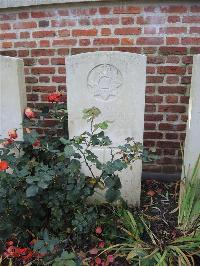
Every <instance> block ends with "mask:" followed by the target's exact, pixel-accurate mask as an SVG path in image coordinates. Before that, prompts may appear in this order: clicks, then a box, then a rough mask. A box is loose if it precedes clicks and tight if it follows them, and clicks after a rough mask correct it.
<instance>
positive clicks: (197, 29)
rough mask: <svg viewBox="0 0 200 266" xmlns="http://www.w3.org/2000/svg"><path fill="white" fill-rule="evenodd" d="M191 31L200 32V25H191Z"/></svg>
mask: <svg viewBox="0 0 200 266" xmlns="http://www.w3.org/2000/svg"><path fill="white" fill-rule="evenodd" d="M190 33H191V34H193V33H198V34H199V33H200V27H190Z"/></svg>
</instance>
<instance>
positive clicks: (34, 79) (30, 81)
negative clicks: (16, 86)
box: [25, 77, 38, 84]
mask: <svg viewBox="0 0 200 266" xmlns="http://www.w3.org/2000/svg"><path fill="white" fill-rule="evenodd" d="M25 82H26V83H30V84H33V83H38V79H37V78H36V77H25Z"/></svg>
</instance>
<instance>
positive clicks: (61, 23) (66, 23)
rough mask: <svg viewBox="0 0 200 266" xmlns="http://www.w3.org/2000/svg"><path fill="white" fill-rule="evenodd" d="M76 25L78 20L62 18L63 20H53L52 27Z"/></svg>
mask: <svg viewBox="0 0 200 266" xmlns="http://www.w3.org/2000/svg"><path fill="white" fill-rule="evenodd" d="M75 25H76V20H72V19H61V20H52V21H51V26H52V27H72V26H75Z"/></svg>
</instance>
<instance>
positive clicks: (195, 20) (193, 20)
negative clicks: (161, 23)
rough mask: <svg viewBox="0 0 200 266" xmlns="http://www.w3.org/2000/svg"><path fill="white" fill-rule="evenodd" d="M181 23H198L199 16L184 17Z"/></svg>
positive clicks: (199, 21)
mask: <svg viewBox="0 0 200 266" xmlns="http://www.w3.org/2000/svg"><path fill="white" fill-rule="evenodd" d="M182 22H183V23H200V16H184V17H183V19H182Z"/></svg>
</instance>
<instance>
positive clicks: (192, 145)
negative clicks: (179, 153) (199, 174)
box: [182, 55, 200, 177]
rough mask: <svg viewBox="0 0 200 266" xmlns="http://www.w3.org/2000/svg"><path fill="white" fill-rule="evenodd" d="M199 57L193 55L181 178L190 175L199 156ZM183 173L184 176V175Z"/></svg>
mask: <svg viewBox="0 0 200 266" xmlns="http://www.w3.org/2000/svg"><path fill="white" fill-rule="evenodd" d="M199 75H200V55H195V56H194V59H193V68H192V82H191V89H190V102H189V111H188V123H187V131H186V139H185V150H184V168H185V171H183V173H182V177H184V176H185V175H189V176H190V175H191V172H192V170H193V168H194V166H195V163H196V161H197V159H198V156H199V154H200V141H199V136H200V104H199V102H200V85H199V84H200V79H199ZM184 172H185V174H184Z"/></svg>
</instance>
